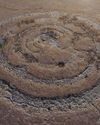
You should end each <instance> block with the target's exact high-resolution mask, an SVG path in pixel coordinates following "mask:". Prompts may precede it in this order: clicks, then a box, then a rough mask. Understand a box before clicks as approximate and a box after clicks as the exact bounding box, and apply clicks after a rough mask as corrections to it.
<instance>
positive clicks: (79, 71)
mask: <svg viewBox="0 0 100 125" xmlns="http://www.w3.org/2000/svg"><path fill="white" fill-rule="evenodd" d="M0 37H1V39H3V40H4V47H3V48H1V50H0V56H1V57H0V79H2V80H5V81H7V82H9V84H10V86H15V87H16V88H17V89H18V90H19V91H21V92H23V93H26V94H28V95H31V96H32V97H46V98H52V97H65V96H66V97H67V96H69V95H76V94H80V93H81V92H84V91H86V90H89V89H91V88H93V87H94V86H96V85H97V83H98V82H97V81H98V80H99V79H100V26H99V25H96V24H94V23H92V22H90V21H88V20H86V19H84V18H81V17H79V16H75V15H72V16H70V15H68V14H66V13H59V12H46V13H32V14H27V15H24V16H18V17H15V18H12V19H10V20H7V21H5V22H1V24H0Z"/></svg>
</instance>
